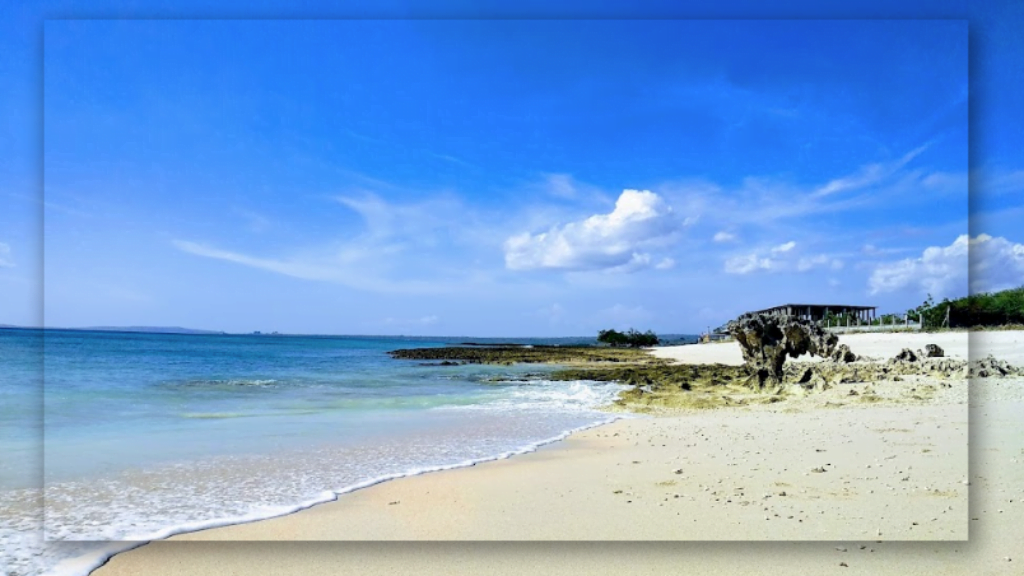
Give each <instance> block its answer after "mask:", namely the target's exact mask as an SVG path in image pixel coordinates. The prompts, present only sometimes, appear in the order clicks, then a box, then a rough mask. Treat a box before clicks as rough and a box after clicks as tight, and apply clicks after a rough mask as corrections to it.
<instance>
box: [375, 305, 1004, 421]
mask: <svg viewBox="0 0 1024 576" xmlns="http://www.w3.org/2000/svg"><path fill="white" fill-rule="evenodd" d="M816 328H817V327H815V326H811V325H809V324H807V323H805V322H790V321H787V319H785V318H783V319H776V318H765V319H757V320H756V321H755V322H752V323H751V322H748V323H746V324H744V325H742V326H736V327H735V332H736V333H737V335H739V336H741V338H737V340H738V343H739V346H740V347H741V349H742V351H743V356H744V361H745V362H744V364H743V365H738V366H737V365H726V364H676V363H671V362H669V361H667V360H665V359H662V358H656V357H654V356H652V355H650V354H649V353H648V351H647V350H641V349H632V348H608V347H593V346H534V347H522V346H502V345H498V346H487V347H483V346H480V347H477V346H474V347H465V346H449V347H441V348H414V349H404V350H394V351H391V352H389V354H390V355H391V356H392V357H393V358H396V359H406V360H421V361H434V362H421V365H423V366H452V365H461V364H499V365H511V364H517V363H534V364H558V365H562V366H561V367H559V368H558V369H556V370H554V371H553V372H551V373H550V374H546V375H545V377H548V378H551V379H553V380H563V381H565V380H594V381H600V382H619V383H621V384H623V386H624V387H626V388H625V389H624V390H623V391H622V392H621V393H620V394H619V398H618V399H617V400H616V401H615V402H614V404H613V405H612V406H610V407H608V408H609V409H611V410H625V411H632V412H644V413H650V412H678V411H690V410H704V409H710V408H720V407H728V406H744V405H758V404H772V403H776V402H782V401H785V400H787V399H788V398H792V397H804V396H808V395H811V394H816V393H822V392H825V391H827V390H830V389H832V388H835V387H839V386H849V387H850V388H849V390H848V391H843V392H846V393H845V394H842V396H843V397H845V396H850V397H855V396H856V397H858V398H856V400H857V401H858V402H860V403H866V402H873V401H877V400H879V399H881V398H883V397H885V398H886V399H887V400H894V399H896V397H897V396H899V395H894V394H885V393H884V392H883V391H880V390H879V389H878V387H879V386H882V387H884V385H885V383H893V384H896V383H899V382H903V381H911V382H910V383H913V382H916V381H918V380H923V379H927V380H928V381H929V382H930V384H928V385H923V386H916V387H914V386H912V387H910V388H908V389H909V390H910V392H911V393H908V394H905V395H904V396H906V398H905V400H908V401H919V400H925V399H927V397H930V396H931V395H932V394H933V393H934V390H935V389H936V387H946V388H948V387H951V386H953V385H954V383H962V384H966V381H967V380H968V379H969V378H1002V377H1019V376H1024V368H1021V367H1017V366H1014V365H1011V364H1009V363H1008V362H1005V361H1002V360H997V359H996V358H994V357H991V356H989V357H987V358H984V359H980V360H974V361H971V362H968V361H967V360H963V359H958V358H948V357H945V356H944V353H943V350H942V349H941V348H940V347H939V346H937V345H934V344H929V345H926V346H924V348H923V349H921V350H916V351H915V350H911V349H909V348H904V349H902V350H901V351H900V352H899V353H898V354H896V355H895V356H894V357H892V358H889V359H885V360H881V359H878V358H871V357H867V356H861V355H858V354H857V353H856V352H855V351H853V350H851V349H850V347H849V346H847V345H846V344H840V343H839V342H838V339H837V338H836V337H835V335H829V334H825V333H823V332H821V330H816ZM807 353H810V354H812V355H813V356H818V357H820V358H818V359H816V360H817V361H813V362H806V361H796V362H788V363H784V362H785V360H786V358H787V357H792V358H796V357H798V356H800V355H803V354H807ZM855 384H867V385H868V386H866V387H863V389H859V388H855V387H853V386H852V385H855ZM835 395H836V394H835V393H831V394H830V396H835Z"/></svg>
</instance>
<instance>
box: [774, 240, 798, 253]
mask: <svg viewBox="0 0 1024 576" xmlns="http://www.w3.org/2000/svg"><path fill="white" fill-rule="evenodd" d="M795 247H796V242H793V241H792V240H790V241H789V242H786V243H785V244H779V245H778V246H776V247H774V248H772V254H781V253H783V252H789V251H790V250H792V249H793V248H795Z"/></svg>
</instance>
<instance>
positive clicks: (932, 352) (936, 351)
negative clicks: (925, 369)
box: [924, 344, 946, 358]
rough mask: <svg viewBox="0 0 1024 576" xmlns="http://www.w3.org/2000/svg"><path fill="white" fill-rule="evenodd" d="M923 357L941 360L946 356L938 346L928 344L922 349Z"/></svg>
mask: <svg viewBox="0 0 1024 576" xmlns="http://www.w3.org/2000/svg"><path fill="white" fill-rule="evenodd" d="M924 352H925V356H927V357H928V358H943V357H945V356H946V351H945V350H943V349H942V348H940V347H939V345H938V344H929V345H927V346H925V347H924Z"/></svg>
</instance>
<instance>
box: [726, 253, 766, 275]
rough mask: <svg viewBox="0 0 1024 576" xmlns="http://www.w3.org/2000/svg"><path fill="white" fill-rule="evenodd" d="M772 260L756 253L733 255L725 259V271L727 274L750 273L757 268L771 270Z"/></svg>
mask: <svg viewBox="0 0 1024 576" xmlns="http://www.w3.org/2000/svg"><path fill="white" fill-rule="evenodd" d="M772 264H773V262H772V260H771V259H770V258H764V257H762V256H758V255H757V253H756V252H755V253H752V254H746V255H743V256H733V257H732V258H729V259H728V260H726V261H725V271H726V272H727V273H729V274H750V273H751V272H756V271H757V270H771V268H772Z"/></svg>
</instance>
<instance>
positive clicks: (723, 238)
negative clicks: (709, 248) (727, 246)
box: [713, 230, 736, 242]
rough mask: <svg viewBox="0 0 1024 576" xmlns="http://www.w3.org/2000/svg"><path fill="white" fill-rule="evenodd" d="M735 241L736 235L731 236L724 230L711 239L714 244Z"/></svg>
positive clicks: (731, 234)
mask: <svg viewBox="0 0 1024 576" xmlns="http://www.w3.org/2000/svg"><path fill="white" fill-rule="evenodd" d="M735 239H736V235H735V234H733V233H731V232H726V231H725V230H722V231H721V232H718V233H716V234H715V236H714V238H713V240H714V241H715V242H732V241H733V240H735Z"/></svg>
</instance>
